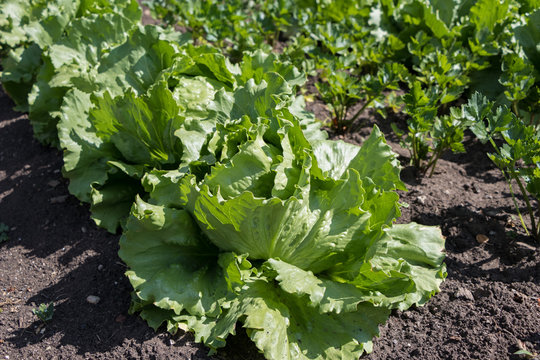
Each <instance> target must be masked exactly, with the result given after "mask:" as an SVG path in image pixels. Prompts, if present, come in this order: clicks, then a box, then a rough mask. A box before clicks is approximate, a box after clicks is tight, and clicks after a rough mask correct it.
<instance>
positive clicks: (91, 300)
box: [86, 295, 101, 305]
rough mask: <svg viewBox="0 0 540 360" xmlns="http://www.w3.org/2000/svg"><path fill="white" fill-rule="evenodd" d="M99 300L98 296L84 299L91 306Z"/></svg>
mask: <svg viewBox="0 0 540 360" xmlns="http://www.w3.org/2000/svg"><path fill="white" fill-rule="evenodd" d="M100 300H101V299H100V298H99V296H95V295H89V296H88V297H87V298H86V301H88V302H89V303H90V304H93V305H96V304H97V303H98V302H99V301H100Z"/></svg>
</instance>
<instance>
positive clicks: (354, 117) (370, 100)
mask: <svg viewBox="0 0 540 360" xmlns="http://www.w3.org/2000/svg"><path fill="white" fill-rule="evenodd" d="M376 98H377V97H376V96H373V97H371V98H370V99H368V101H366V103H365V104H364V105H362V107H361V108H360V110H358V111H357V112H356V114H354V116H353V117H352V119H351V123H352V122H354V121H355V120H356V119H357V118H358V117H359V116H360V114H362V112H363V111H364V109H365V108H366V107H368V105H370V104H371V103H372V102H373V100H375V99H376Z"/></svg>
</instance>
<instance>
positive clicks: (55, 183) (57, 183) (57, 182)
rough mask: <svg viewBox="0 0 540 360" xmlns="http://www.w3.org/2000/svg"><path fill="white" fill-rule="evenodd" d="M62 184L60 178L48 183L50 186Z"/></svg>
mask: <svg viewBox="0 0 540 360" xmlns="http://www.w3.org/2000/svg"><path fill="white" fill-rule="evenodd" d="M59 184H60V181H58V180H51V181H49V182H48V183H47V185H49V186H50V187H53V188H54V187H57V186H58V185H59Z"/></svg>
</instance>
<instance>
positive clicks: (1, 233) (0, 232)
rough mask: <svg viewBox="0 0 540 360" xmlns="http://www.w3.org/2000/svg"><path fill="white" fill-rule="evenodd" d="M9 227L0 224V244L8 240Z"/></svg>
mask: <svg viewBox="0 0 540 360" xmlns="http://www.w3.org/2000/svg"><path fill="white" fill-rule="evenodd" d="M8 231H9V226H7V225H6V224H4V223H0V243H3V242H4V241H8V240H9V236H8Z"/></svg>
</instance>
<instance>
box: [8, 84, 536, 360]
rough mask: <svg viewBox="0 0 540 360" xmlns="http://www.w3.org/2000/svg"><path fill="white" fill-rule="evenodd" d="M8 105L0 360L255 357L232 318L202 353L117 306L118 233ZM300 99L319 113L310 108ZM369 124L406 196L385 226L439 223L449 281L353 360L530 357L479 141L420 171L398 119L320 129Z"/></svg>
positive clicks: (509, 220)
mask: <svg viewBox="0 0 540 360" xmlns="http://www.w3.org/2000/svg"><path fill="white" fill-rule="evenodd" d="M12 107H13V103H12V102H11V100H10V99H9V98H8V97H7V95H5V94H4V93H3V92H1V93H0V223H4V224H6V225H8V227H9V231H7V235H8V236H9V239H8V240H7V241H4V242H2V243H0V360H4V359H11V360H14V359H182V360H184V359H191V360H199V359H221V360H244V359H245V360H259V359H263V357H262V355H260V354H259V353H258V351H257V349H256V348H255V346H254V345H253V344H252V343H251V341H250V340H249V338H248V337H247V335H246V333H245V332H244V331H243V329H241V328H240V326H238V329H237V335H236V336H230V337H229V338H228V339H227V346H226V347H225V348H224V349H221V350H220V351H219V352H218V353H217V354H215V355H212V356H209V355H208V349H206V348H205V347H204V346H202V345H200V344H198V343H195V342H194V338H193V336H192V335H191V334H189V333H183V332H180V333H178V334H176V335H174V336H172V335H169V334H167V333H166V332H165V331H164V330H161V331H158V332H154V330H152V329H151V328H149V327H148V326H147V324H146V323H145V322H144V321H143V320H141V319H140V318H138V317H137V316H136V315H129V314H128V309H129V304H130V290H131V286H130V284H129V282H128V281H127V279H126V277H125V276H124V272H125V271H126V267H125V265H124V264H123V263H122V261H121V260H120V259H119V258H118V255H117V251H118V240H119V235H112V234H109V233H107V232H106V231H105V230H103V229H100V228H98V227H97V226H96V225H95V224H94V223H93V222H92V220H91V219H90V213H89V209H88V206H87V205H85V204H81V203H79V201H78V200H77V199H76V198H75V197H73V196H71V195H69V193H68V191H67V185H68V184H67V181H66V180H64V179H63V178H62V174H61V168H62V154H61V152H59V151H58V150H56V149H52V148H49V147H44V146H42V145H41V144H40V143H39V142H37V141H36V140H35V139H34V138H33V134H32V128H31V126H30V124H29V121H28V118H27V116H26V115H24V114H21V113H17V112H14V111H12V110H11V109H12ZM311 108H312V109H313V110H314V111H315V112H316V114H317V115H318V117H320V118H324V117H325V116H326V113H325V111H324V109H323V108H322V105H321V104H320V103H317V102H315V103H312V104H311ZM375 120H377V124H379V126H380V127H381V129H382V130H383V132H384V133H385V135H386V137H387V141H388V143H389V144H390V145H391V146H392V147H393V149H394V151H396V153H398V154H399V159H400V161H401V163H402V165H403V168H404V169H403V171H402V179H403V181H404V182H405V183H406V185H407V188H408V191H407V192H400V196H401V202H402V203H403V204H404V206H403V208H402V217H401V218H400V219H399V220H398V222H400V223H407V222H410V221H414V222H417V223H420V224H426V225H436V226H440V228H441V230H442V233H443V235H444V236H445V237H446V252H447V257H446V260H445V262H446V265H447V270H448V278H447V279H446V281H445V282H444V283H443V284H442V286H441V292H440V293H438V294H436V295H434V297H433V298H432V299H431V300H430V301H429V302H428V303H427V304H426V305H425V306H421V307H413V308H411V309H409V310H408V311H403V312H402V311H394V312H392V315H391V317H390V319H389V320H388V322H387V323H386V324H384V325H381V327H380V337H379V338H377V339H375V341H374V346H373V352H372V353H371V354H368V355H364V356H363V357H362V359H370V360H376V359H377V360H379V359H380V360H382V359H525V358H527V356H526V355H514V353H515V352H518V351H519V350H526V351H528V352H529V353H531V354H535V353H537V354H538V353H540V251H539V250H538V247H537V246H536V245H535V243H534V241H533V240H532V239H531V238H529V237H527V236H525V233H524V231H523V230H522V229H521V226H520V222H519V218H518V217H517V216H516V214H515V210H514V206H513V202H512V197H511V194H510V192H509V189H508V186H507V184H506V182H505V181H504V179H503V177H502V176H501V174H500V172H499V171H498V170H497V169H496V168H494V166H493V165H492V164H491V162H490V160H489V159H488V158H487V156H486V152H488V151H489V150H490V149H489V147H486V146H484V145H482V144H480V143H478V142H477V141H476V140H474V139H473V138H472V137H469V138H468V139H467V141H466V143H465V145H466V149H467V153H465V154H447V155H445V157H444V158H443V159H441V160H440V162H439V164H438V166H437V169H436V171H435V173H434V174H433V176H432V177H431V178H429V177H419V176H418V174H417V173H415V171H414V169H412V168H411V167H409V166H408V153H407V151H406V150H404V149H403V148H401V147H400V146H399V141H398V139H396V138H395V137H394V136H393V135H392V133H391V131H390V130H389V129H390V127H389V122H390V121H395V122H397V124H398V125H400V124H401V125H402V126H403V121H402V119H400V118H399V117H394V118H393V119H392V120H382V119H380V118H379V119H377V118H376V116H370V117H369V118H365V119H360V121H359V123H358V124H356V127H355V128H352V129H350V130H349V131H346V132H345V134H343V135H339V136H337V135H333V136H332V137H334V138H338V139H343V140H344V141H348V142H352V143H357V144H361V143H362V141H363V139H365V138H366V137H367V136H368V135H369V132H370V129H371V128H372V126H373V124H374V123H375ZM518 202H519V204H520V206H522V208H523V207H524V204H523V202H522V201H521V199H519V197H518ZM0 235H1V234H0ZM89 296H94V297H97V298H93V299H90V300H92V301H91V302H89V301H88V300H89V299H88V297H89ZM98 298H99V299H98ZM96 300H98V301H96ZM42 303H45V304H49V303H53V304H54V314H53V317H52V320H50V321H49V322H48V323H47V324H43V323H42V322H41V321H40V320H39V319H38V318H37V317H36V316H35V315H34V314H33V313H32V309H33V308H36V307H37V306H38V305H39V304H42ZM529 358H530V356H529Z"/></svg>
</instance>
